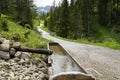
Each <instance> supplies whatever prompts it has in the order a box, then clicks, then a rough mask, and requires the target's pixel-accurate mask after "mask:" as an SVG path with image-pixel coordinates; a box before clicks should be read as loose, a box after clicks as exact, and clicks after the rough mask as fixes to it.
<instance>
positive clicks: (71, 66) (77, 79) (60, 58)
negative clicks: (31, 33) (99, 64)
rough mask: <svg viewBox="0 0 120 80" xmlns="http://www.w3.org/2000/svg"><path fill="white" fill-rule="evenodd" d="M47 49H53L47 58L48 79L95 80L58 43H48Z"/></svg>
mask: <svg viewBox="0 0 120 80" xmlns="http://www.w3.org/2000/svg"><path fill="white" fill-rule="evenodd" d="M48 49H49V50H52V51H53V54H52V55H50V56H49V58H48V63H49V64H52V66H51V67H49V69H48V70H49V71H48V72H49V75H50V77H49V80H95V78H94V77H93V76H92V75H91V74H88V73H87V72H86V71H85V69H84V68H82V67H81V66H80V64H79V63H78V62H77V61H76V59H75V58H74V57H72V56H71V54H70V53H69V52H68V51H67V50H66V49H65V48H63V47H62V46H61V45H60V44H59V43H56V42H53V43H49V44H48Z"/></svg>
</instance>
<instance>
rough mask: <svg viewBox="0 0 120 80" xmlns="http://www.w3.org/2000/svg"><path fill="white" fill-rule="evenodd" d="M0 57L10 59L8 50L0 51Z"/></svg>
mask: <svg viewBox="0 0 120 80" xmlns="http://www.w3.org/2000/svg"><path fill="white" fill-rule="evenodd" d="M0 58H1V59H5V60H8V59H10V56H9V53H8V52H4V51H0Z"/></svg>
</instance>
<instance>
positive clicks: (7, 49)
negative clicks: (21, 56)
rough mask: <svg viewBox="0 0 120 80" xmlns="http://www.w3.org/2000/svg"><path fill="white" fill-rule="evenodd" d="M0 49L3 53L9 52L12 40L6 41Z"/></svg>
mask: <svg viewBox="0 0 120 80" xmlns="http://www.w3.org/2000/svg"><path fill="white" fill-rule="evenodd" d="M0 49H1V50H3V51H9V49H10V40H4V41H3V43H2V44H1V45H0Z"/></svg>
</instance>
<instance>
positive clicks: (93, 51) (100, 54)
mask: <svg viewBox="0 0 120 80" xmlns="http://www.w3.org/2000/svg"><path fill="white" fill-rule="evenodd" d="M38 30H39V31H40V32H42V36H43V37H44V38H46V39H49V40H53V41H55V42H58V43H60V44H61V45H62V46H63V47H64V48H66V49H67V50H68V51H69V52H70V53H71V54H72V56H74V57H75V58H76V59H77V61H78V62H79V63H80V64H81V66H82V67H84V69H85V70H86V71H88V73H91V74H93V75H94V76H95V77H96V79H97V80H120V51H119V50H113V49H109V48H105V47H99V46H93V45H87V44H81V43H76V42H69V41H64V40H60V39H57V38H54V37H52V36H50V35H49V33H47V32H45V31H43V30H41V29H40V28H39V27H38Z"/></svg>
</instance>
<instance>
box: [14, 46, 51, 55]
mask: <svg viewBox="0 0 120 80" xmlns="http://www.w3.org/2000/svg"><path fill="white" fill-rule="evenodd" d="M15 49H16V50H17V51H22V52H30V53H38V54H46V55H52V53H53V51H51V50H43V49H35V48H28V47H20V48H15Z"/></svg>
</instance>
